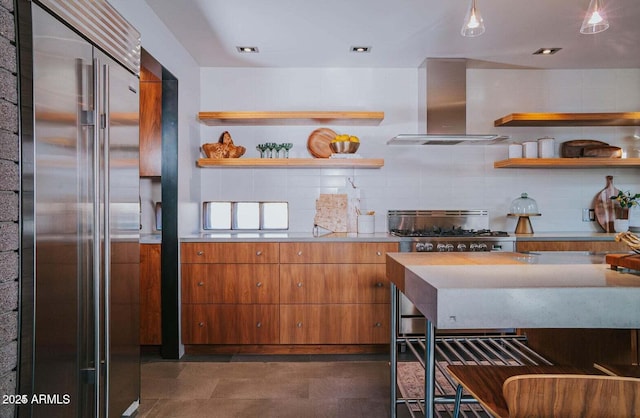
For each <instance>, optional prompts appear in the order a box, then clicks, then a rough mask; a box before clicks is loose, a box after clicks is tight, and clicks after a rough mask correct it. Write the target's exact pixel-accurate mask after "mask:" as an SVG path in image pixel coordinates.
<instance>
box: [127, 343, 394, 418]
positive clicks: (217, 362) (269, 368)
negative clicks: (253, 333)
mask: <svg viewBox="0 0 640 418" xmlns="http://www.w3.org/2000/svg"><path fill="white" fill-rule="evenodd" d="M399 415H400V416H403V415H404V414H399ZM388 416H389V363H388V355H339V356H335V355H326V356H319V355H308V356H307V355H301V356H300V355H296V356H251V355H233V356H199V357H198V356H186V357H185V358H183V359H182V360H180V361H168V360H162V359H160V358H154V357H153V356H151V357H149V356H147V357H145V358H144V359H143V363H142V394H141V404H140V409H139V417H141V418H152V417H153V418H156V417H171V418H205V417H207V418H216V417H221V418H229V417H260V418H269V417H282V418H287V417H296V418H298V417H308V418H311V417H336V418H338V417H349V418H358V417H363V418H364V417H366V418H376V417H388Z"/></svg>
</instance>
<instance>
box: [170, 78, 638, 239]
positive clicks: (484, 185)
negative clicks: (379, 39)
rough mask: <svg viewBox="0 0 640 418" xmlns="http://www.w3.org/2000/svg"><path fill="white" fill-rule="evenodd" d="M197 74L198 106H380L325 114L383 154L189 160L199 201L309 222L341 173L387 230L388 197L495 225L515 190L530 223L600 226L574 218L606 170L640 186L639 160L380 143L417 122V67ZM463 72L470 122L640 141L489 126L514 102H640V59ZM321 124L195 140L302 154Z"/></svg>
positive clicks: (611, 107)
mask: <svg viewBox="0 0 640 418" xmlns="http://www.w3.org/2000/svg"><path fill="white" fill-rule="evenodd" d="M200 76H201V96H200V97H201V101H200V109H199V110H202V111H223V110H342V109H347V110H370V111H384V112H385V119H384V120H383V122H382V123H381V124H380V125H378V126H333V125H332V126H329V127H330V128H332V129H333V130H335V131H337V132H345V133H352V134H355V135H358V136H359V137H360V138H361V139H362V144H361V146H360V149H359V151H358V152H359V153H360V154H362V155H363V156H364V157H371V158H384V159H385V166H384V167H383V168H381V169H264V168H263V169H220V168H206V169H198V168H193V169H192V170H196V171H198V170H200V172H201V175H202V183H201V188H200V200H201V201H206V200H286V201H289V203H290V211H291V213H290V230H292V231H310V230H311V228H312V224H313V216H314V213H315V206H314V205H315V199H316V198H317V197H318V195H319V194H320V193H332V192H340V191H344V189H345V187H346V185H347V182H346V179H347V178H348V177H350V178H352V179H353V180H354V181H355V184H356V186H358V187H359V188H361V196H362V205H361V206H362V207H363V208H365V209H369V210H375V211H376V214H377V215H378V216H377V217H376V230H377V231H385V230H386V219H385V215H386V211H387V210H388V209H456V208H462V209H478V208H480V209H488V210H489V211H490V215H491V228H492V229H496V230H497V229H503V230H507V231H513V230H514V229H515V222H516V220H515V219H513V218H508V217H507V216H506V214H507V213H508V210H509V206H510V203H511V201H512V200H513V199H515V198H517V197H518V196H519V195H520V193H522V192H527V193H529V196H530V197H532V198H534V199H536V200H537V201H538V205H539V207H540V211H541V212H542V216H541V217H539V218H534V219H533V220H532V222H533V226H534V230H535V231H536V232H544V231H599V228H598V227H597V225H596V224H595V223H583V222H582V221H581V209H582V208H587V207H591V206H592V204H591V200H592V198H593V197H594V196H595V194H596V193H598V192H599V191H600V190H601V189H602V188H603V187H604V186H605V176H606V175H609V174H610V175H613V176H614V183H615V184H616V186H617V187H618V188H622V189H625V190H626V189H632V190H633V191H640V178H639V177H638V174H639V170H638V169H606V168H601V169H555V170H540V169H537V170H534V169H494V168H493V162H494V161H495V160H500V159H503V158H506V155H507V150H506V147H507V146H506V145H493V146H477V145H475V146H469V145H466V146H460V145H458V146H422V147H413V146H387V145H386V141H387V140H388V139H389V138H391V137H393V136H394V135H396V134H400V133H417V130H418V124H419V119H420V118H421V115H420V114H419V112H421V109H422V108H423V107H424V106H423V105H422V104H420V103H418V91H419V88H421V87H422V86H423V85H424V83H423V80H421V75H420V74H419V71H418V69H397V68H383V69H380V68H376V69H346V68H319V69H313V68H286V69H281V68H202V69H201V73H200ZM467 79H468V80H467V96H468V116H467V130H468V132H478V133H490V132H499V133H503V134H507V135H511V137H512V139H513V140H515V141H524V140H531V139H533V140H535V139H537V138H540V137H543V136H552V137H555V138H556V146H558V144H559V143H560V142H562V141H565V140H570V139H580V138H583V139H600V140H603V141H607V142H609V143H611V144H613V145H619V146H622V147H623V148H624V149H625V151H627V152H628V153H629V154H633V155H636V156H637V155H638V153H639V151H638V148H640V141H639V140H637V139H633V135H634V134H639V133H640V132H637V128H634V127H612V128H609V127H607V128H567V127H559V128H494V127H493V121H494V120H495V119H497V118H499V117H501V116H504V115H506V114H508V113H512V112H554V111H556V112H557V111H561V112H562V111H566V112H582V111H584V112H593V111H602V112H613V111H637V110H638V109H640V70H637V69H633V70H552V71H551V70H546V71H545V70H483V69H469V70H468V71H467ZM318 127H319V126H253V127H248V126H216V127H209V126H204V125H201V127H200V135H201V138H200V142H199V143H200V144H203V143H206V142H215V141H217V139H218V137H219V135H220V134H221V133H222V132H223V131H224V130H228V131H229V132H230V133H231V135H232V137H233V139H234V142H235V143H236V144H238V145H243V146H245V147H247V153H246V156H247V157H257V156H258V152H257V151H256V149H255V146H256V145H257V144H258V143H263V142H267V141H269V142H285V141H286V142H293V143H294V148H293V151H292V156H294V157H308V156H309V154H308V152H307V151H306V141H307V138H308V136H309V134H310V133H311V132H312V131H313V130H314V129H316V128H318ZM181 158H182V157H181ZM184 167H187V164H186V163H185V165H184ZM191 167H193V164H191ZM185 175H186V174H185ZM192 176H193V175H192ZM197 203H198V204H200V202H197ZM181 217H182V215H181ZM200 227H201V224H200V223H199V220H198V226H197V228H200Z"/></svg>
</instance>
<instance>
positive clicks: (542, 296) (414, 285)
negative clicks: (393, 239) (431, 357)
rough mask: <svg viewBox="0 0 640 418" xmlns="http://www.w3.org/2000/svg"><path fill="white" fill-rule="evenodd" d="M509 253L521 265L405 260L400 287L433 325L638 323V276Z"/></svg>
mask: <svg viewBox="0 0 640 418" xmlns="http://www.w3.org/2000/svg"><path fill="white" fill-rule="evenodd" d="M513 254H514V260H518V259H522V260H519V261H521V264H500V263H496V264H491V263H486V264H484V265H474V264H473V263H470V264H465V265H460V264H457V265H443V264H438V265H425V264H424V263H418V262H416V264H415V265H405V274H404V289H405V290H404V293H405V295H406V296H407V297H408V298H409V300H411V301H412V302H413V303H414V304H415V305H416V307H417V308H418V310H420V312H422V313H423V314H424V315H425V316H426V317H427V318H429V319H430V320H431V321H432V322H433V324H434V326H435V327H436V328H440V329H473V328H513V327H515V328H631V329H636V328H640V275H636V274H630V273H622V272H618V271H613V270H611V269H610V268H609V266H607V265H605V264H580V263H584V262H586V263H590V262H594V261H595V260H594V259H591V258H589V256H588V255H586V254H584V256H586V257H587V258H583V257H582V255H581V254H573V255H572V256H570V257H569V258H567V260H568V261H567V262H565V263H562V262H560V259H561V258H562V257H563V256H562V255H559V256H558V257H559V258H557V259H555V260H551V261H550V264H549V263H547V262H546V261H545V260H543V259H541V258H538V259H536V260H535V262H536V263H535V264H531V263H530V261H531V259H528V257H523V255H522V254H517V253H513ZM504 255H505V254H504V253H503V255H502V256H503V257H504ZM425 256H427V257H428V256H429V254H425ZM565 256H566V255H565ZM489 257H491V256H489ZM542 258H544V257H542ZM575 261H578V264H574V263H573V262H575Z"/></svg>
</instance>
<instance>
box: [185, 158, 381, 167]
mask: <svg viewBox="0 0 640 418" xmlns="http://www.w3.org/2000/svg"><path fill="white" fill-rule="evenodd" d="M196 165H197V166H198V167H203V168H204V167H236V168H269V167H274V168H275V167H279V168H380V167H382V166H383V165H384V160H383V159H382V158H349V159H347V158H220V159H217V158H200V159H199V160H198V161H197V162H196Z"/></svg>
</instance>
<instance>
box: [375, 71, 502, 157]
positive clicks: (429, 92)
mask: <svg viewBox="0 0 640 418" xmlns="http://www.w3.org/2000/svg"><path fill="white" fill-rule="evenodd" d="M426 70H427V77H426V81H427V83H426V84H427V85H426V96H427V97H426V105H427V106H426V131H427V132H426V133H424V134H401V135H397V136H395V137H394V138H391V139H390V140H389V141H387V144H389V145H455V144H482V145H487V144H495V143H499V142H502V141H504V140H506V139H508V137H507V136H501V135H492V134H467V133H466V130H467V60H466V59H455V58H454V59H449V58H428V59H427V60H426Z"/></svg>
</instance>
